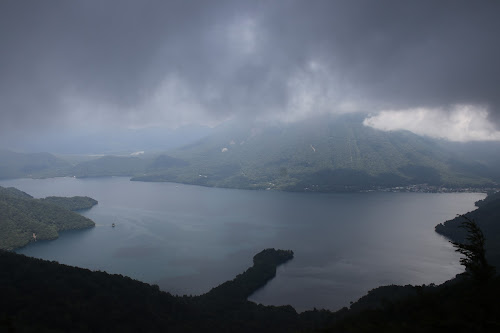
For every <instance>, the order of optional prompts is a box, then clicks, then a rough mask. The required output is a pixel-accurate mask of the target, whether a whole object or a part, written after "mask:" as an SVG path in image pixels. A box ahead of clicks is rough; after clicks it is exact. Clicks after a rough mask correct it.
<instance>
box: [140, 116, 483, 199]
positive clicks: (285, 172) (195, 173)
mask: <svg viewBox="0 0 500 333" xmlns="http://www.w3.org/2000/svg"><path fill="white" fill-rule="evenodd" d="M362 120H363V116H360V115H345V116H337V117H334V116H323V117H319V118H315V119H309V120H307V121H304V122H301V123H294V124H287V125H284V124H281V125H275V126H271V125H265V126H263V125H260V126H255V125H252V124H247V125H242V124H226V126H221V128H219V129H218V131H216V133H215V134H213V135H212V136H210V137H208V138H206V139H204V140H200V141H198V142H196V143H194V144H191V145H188V146H185V147H183V148H181V149H178V150H176V151H172V152H170V153H169V154H170V155H171V156H173V157H176V158H178V159H181V160H184V161H186V162H189V165H183V166H182V167H175V166H172V167H170V168H168V169H165V170H156V171H155V172H149V173H147V174H146V175H142V176H137V177H134V178H133V180H142V181H174V182H182V183H190V184H199V185H207V186H218V187H235V188H256V189H266V188H271V189H280V190H291V191H303V190H314V191H339V190H341V191H343V190H356V189H366V188H373V187H376V186H401V185H407V184H422V183H427V184H432V185H446V186H451V187H453V186H466V185H478V184H487V183H488V182H489V181H490V180H491V178H488V176H491V174H490V173H488V172H482V173H481V174H477V173H475V172H474V168H472V167H470V168H467V166H469V165H472V166H477V164H478V163H481V162H480V161H476V160H474V161H472V162H469V161H467V159H466V158H465V157H463V156H459V155H457V154H456V153H454V152H452V151H451V150H450V149H447V148H446V147H445V145H442V144H440V142H439V141H437V140H433V139H430V138H425V137H421V136H418V135H415V134H413V133H410V132H405V131H397V132H383V131H379V130H376V129H373V128H370V127H367V126H364V125H363V123H362ZM457 161H460V163H461V164H460V168H458V167H457V166H456V164H457ZM488 170H489V169H488ZM483 171H484V170H483Z"/></svg>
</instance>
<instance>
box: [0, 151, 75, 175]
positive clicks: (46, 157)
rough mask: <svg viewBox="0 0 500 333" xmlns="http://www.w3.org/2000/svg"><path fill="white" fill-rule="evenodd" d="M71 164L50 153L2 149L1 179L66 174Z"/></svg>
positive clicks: (0, 161)
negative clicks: (27, 152) (25, 152)
mask: <svg viewBox="0 0 500 333" xmlns="http://www.w3.org/2000/svg"><path fill="white" fill-rule="evenodd" d="M70 168H71V164H70V163H68V162H66V161H64V160H62V159H60V158H57V157H55V156H54V155H51V154H48V153H35V154H23V153H16V152H12V151H8V150H1V149H0V179H2V178H4V179H5V178H21V177H31V178H43V177H54V176H60V175H64V174H66V173H67V172H68V170H69V169H70Z"/></svg>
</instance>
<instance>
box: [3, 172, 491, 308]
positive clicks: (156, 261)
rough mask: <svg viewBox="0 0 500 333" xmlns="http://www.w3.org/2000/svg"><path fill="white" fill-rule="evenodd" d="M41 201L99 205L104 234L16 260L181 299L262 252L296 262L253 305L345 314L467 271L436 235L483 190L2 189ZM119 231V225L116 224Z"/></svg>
mask: <svg viewBox="0 0 500 333" xmlns="http://www.w3.org/2000/svg"><path fill="white" fill-rule="evenodd" d="M0 185H1V186H4V187H6V186H13V187H17V188H19V189H21V190H23V191H25V192H27V193H29V194H31V195H33V196H34V197H45V196H50V195H57V196H75V195H84V196H90V197H92V198H94V199H96V200H98V201H99V204H98V205H97V206H95V207H93V208H92V209H90V210H88V211H85V212H83V213H82V214H83V215H85V216H87V217H89V218H91V219H92V220H94V221H95V222H96V224H97V226H96V227H95V228H92V229H88V230H83V231H67V232H63V233H61V235H60V238H59V239H57V240H54V241H39V242H37V243H34V244H31V245H29V246H27V247H24V248H22V249H19V250H18V251H17V252H18V253H23V254H26V255H28V256H32V257H37V258H43V259H48V260H55V261H58V262H60V263H64V264H68V265H73V266H79V267H84V268H89V269H92V270H103V271H107V272H109V273H119V274H123V275H127V276H130V277H132V278H135V279H138V280H141V281H144V282H148V283H156V284H158V285H159V286H160V288H161V289H162V290H165V291H169V292H171V293H173V294H180V295H183V294H187V295H189V294H192V295H197V294H201V293H204V292H207V291H208V290H210V289H211V288H213V287H215V286H217V285H219V284H221V283H223V282H224V281H226V280H230V279H232V278H234V277H235V276H236V275H237V274H239V273H241V272H243V271H244V270H245V269H247V268H248V267H249V266H251V265H252V257H253V255H255V254H256V253H258V252H260V251H261V250H263V249H265V248H271V247H273V248H277V249H278V248H279V249H290V250H293V251H294V253H295V258H294V259H293V260H292V261H290V262H288V263H287V264H285V265H282V266H280V267H279V268H278V272H277V276H276V278H275V279H273V280H272V281H271V282H270V283H268V284H267V285H266V286H265V287H264V288H262V289H261V290H259V291H257V292H256V293H255V294H254V295H252V296H251V297H250V300H252V301H254V302H258V303H262V304H266V305H270V304H272V305H282V304H291V305H292V306H294V307H295V308H296V309H297V310H298V311H304V310H307V309H312V308H314V307H316V308H328V309H331V310H337V309H340V308H342V307H344V306H349V302H350V301H356V300H357V299H358V298H359V297H361V296H363V295H364V294H365V293H366V292H367V291H369V290H370V289H373V288H375V287H377V286H380V285H388V284H401V285H404V284H429V283H436V284H438V283H442V282H444V281H446V280H448V279H450V278H452V277H454V276H455V275H456V274H457V273H460V272H462V271H463V269H462V266H460V264H459V256H458V254H457V253H455V252H454V249H453V247H452V246H451V244H450V243H449V242H448V241H447V240H446V239H445V238H443V237H442V236H440V235H438V234H436V233H435V232H434V226H435V225H436V224H438V223H440V222H443V221H445V220H448V219H452V218H454V217H455V216H456V214H462V213H465V212H467V211H470V210H473V209H475V207H474V202H475V201H477V200H479V199H483V198H484V197H485V194H482V193H390V192H389V193H388V192H368V193H329V194H324V193H287V192H276V191H247V190H234V189H219V188H207V187H199V186H190V185H181V184H173V183H143V182H131V181H129V179H128V178H123V177H110V178H89V179H75V178H51V179H16V180H4V181H0ZM112 223H115V224H116V227H115V228H112V227H111V224H112Z"/></svg>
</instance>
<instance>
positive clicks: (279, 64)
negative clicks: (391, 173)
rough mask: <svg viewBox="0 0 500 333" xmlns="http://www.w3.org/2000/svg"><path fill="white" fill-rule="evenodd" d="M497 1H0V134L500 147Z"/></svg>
mask: <svg viewBox="0 0 500 333" xmlns="http://www.w3.org/2000/svg"><path fill="white" fill-rule="evenodd" d="M499 14H500V1H493V0H491V1H459V0H451V1H443V0H442V1H434V0H432V1H422V0H419V1H402V0H394V1H380V0H379V1H371V0H367V1H357V0H353V1H351V0H349V1H347V0H345V1H333V0H331V1H319V0H314V1H306V0H304V1H285V0H283V1H280V0H273V1H253V0H252V1H250V0H249V1H236V0H230V1H212V0H200V1H187V0H182V1H152V0H146V1H139V0H137V1H128V0H120V1H118V0H116V1H103V0H96V1H88V0H85V1H83V0H81V1H66V0H61V1H51V0H46V1H37V0H33V1H22V0H10V1H9V0H4V1H1V2H0V130H1V131H2V133H3V134H5V133H9V132H11V131H13V130H17V131H18V132H20V131H43V130H44V129H46V130H53V129H54V128H56V127H59V126H65V127H69V128H72V127H79V128H80V129H82V128H83V129H84V128H96V127H106V126H114V127H126V128H143V127H148V126H169V127H176V126H180V125H183V124H188V123H198V124H208V125H214V124H217V123H219V122H221V121H223V120H225V119H228V118H230V117H234V116H238V117H250V118H252V119H253V118H257V119H264V120H266V119H268V120H280V121H288V122H292V121H299V120H300V119H303V118H304V117H308V116H310V115H314V114H321V113H345V112H356V111H362V112H369V113H370V116H369V117H368V118H367V119H366V120H365V124H366V125H368V126H373V127H376V128H380V129H384V130H393V129H399V128H405V129H409V130H412V131H414V132H416V133H420V134H426V135H431V136H443V137H448V138H450V139H453V140H462V141H467V140H471V139H475V140H478V139H490V140H491V139H496V140H499V139H500V134H499V132H498V129H499V128H500V43H499V33H500V19H498V16H499Z"/></svg>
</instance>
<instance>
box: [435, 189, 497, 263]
mask: <svg viewBox="0 0 500 333" xmlns="http://www.w3.org/2000/svg"><path fill="white" fill-rule="evenodd" d="M476 206H477V207H478V208H477V209H476V210H474V211H472V212H469V213H467V214H464V215H465V216H466V217H467V218H469V219H471V220H474V221H476V223H477V224H478V226H479V227H480V228H481V230H482V231H483V232H484V234H485V235H486V256H487V259H488V260H489V262H490V263H491V264H493V265H495V266H496V267H497V270H499V271H500V192H497V193H494V194H490V195H488V196H487V197H486V199H484V200H480V201H478V202H476ZM463 221H464V218H463V217H460V216H458V217H456V218H454V219H453V220H449V221H446V222H444V223H440V224H438V225H437V226H436V232H437V233H439V234H441V235H443V236H446V237H448V238H449V239H451V240H452V241H454V242H464V241H465V239H466V236H467V233H466V230H465V229H464V228H462V227H461V224H462V222H463Z"/></svg>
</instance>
